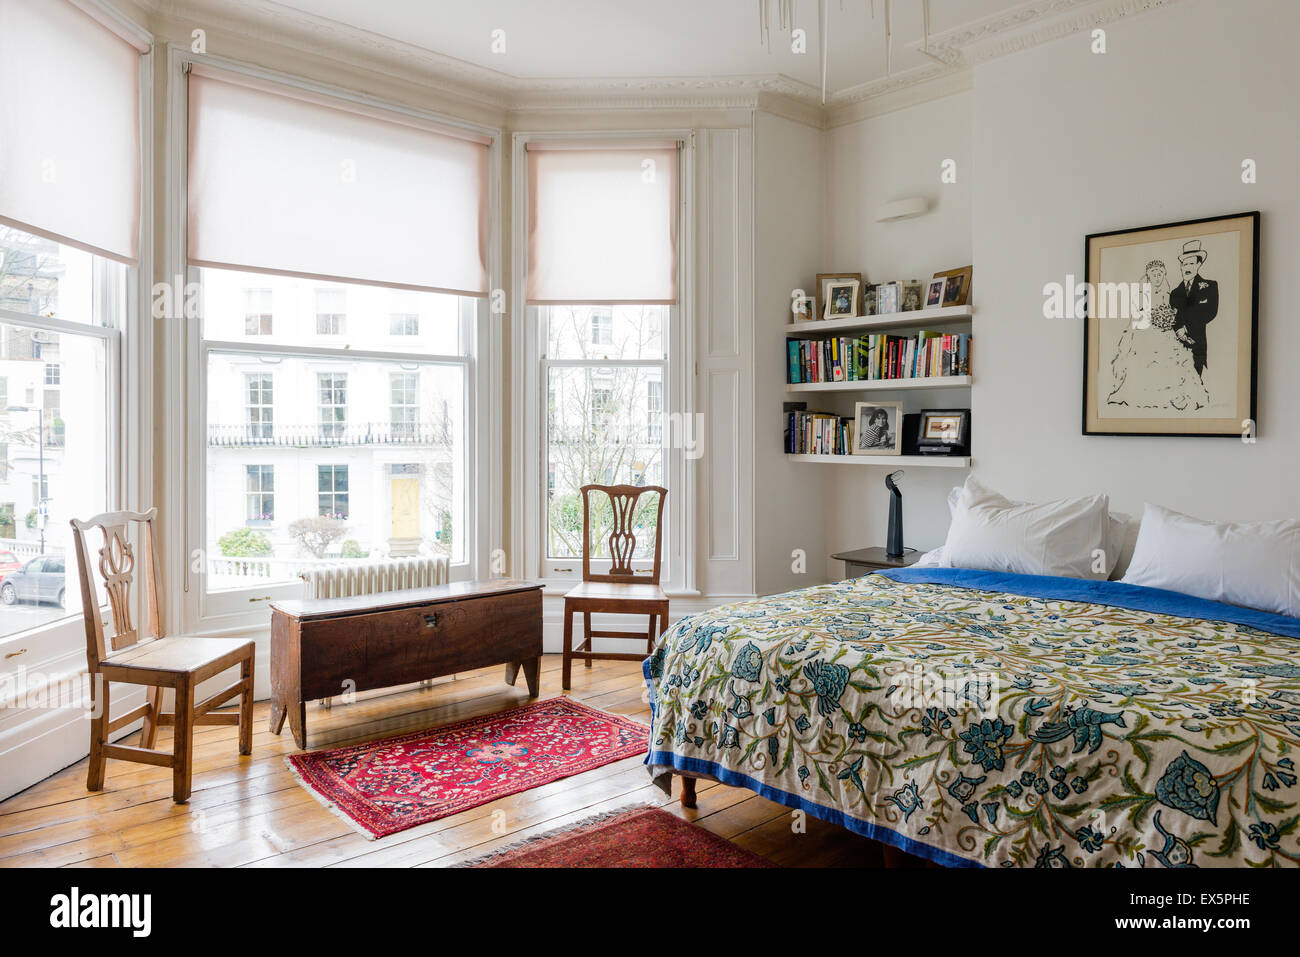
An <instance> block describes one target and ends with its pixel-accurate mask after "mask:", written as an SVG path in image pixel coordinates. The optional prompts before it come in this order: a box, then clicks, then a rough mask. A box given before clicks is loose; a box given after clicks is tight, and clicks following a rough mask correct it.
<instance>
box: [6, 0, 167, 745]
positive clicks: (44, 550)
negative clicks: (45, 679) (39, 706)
mask: <svg viewBox="0 0 1300 957" xmlns="http://www.w3.org/2000/svg"><path fill="white" fill-rule="evenodd" d="M0 36H2V37H3V41H2V42H0V45H2V46H3V47H4V55H3V56H0V89H3V90H4V91H5V95H4V105H3V106H2V107H0V144H3V146H0V153H3V158H2V159H0V167H3V172H0V377H2V378H3V379H4V380H5V388H4V394H3V396H2V397H0V400H2V401H0V433H3V436H2V437H3V439H4V443H5V446H6V461H7V467H6V468H5V469H3V472H2V474H0V503H3V504H0V552H2V553H3V555H4V558H5V566H6V567H5V568H4V569H3V570H0V575H2V576H3V582H0V652H3V654H0V672H6V671H8V670H9V669H11V668H18V667H23V666H26V667H29V668H33V669H41V668H42V667H48V666H49V664H50V663H51V662H53V661H55V660H58V662H59V663H58V666H57V667H60V668H62V667H66V666H69V665H71V666H73V667H75V666H76V661H77V656H76V651H77V649H78V647H80V649H81V651H82V652H83V653H84V649H85V630H84V624H83V621H82V616H81V589H80V586H79V585H78V583H77V574H76V567H75V559H72V564H71V565H70V564H69V559H70V558H71V555H72V539H71V529H70V528H69V525H68V522H69V520H70V519H72V518H88V517H90V516H91V515H94V514H96V513H99V512H103V511H106V510H108V509H111V508H119V507H122V506H123V505H125V504H136V503H135V502H128V500H127V491H128V489H129V487H130V484H131V483H134V482H136V481H137V480H138V478H139V476H138V475H137V474H136V472H135V470H134V468H133V463H134V462H135V461H138V460H137V459H136V458H135V457H134V456H128V455H127V454H126V451H127V448H128V441H135V440H136V437H135V436H133V435H132V436H129V437H128V436H127V435H126V430H124V429H123V425H124V423H125V422H126V421H127V414H128V412H129V410H130V409H132V408H133V403H134V401H135V397H136V396H137V394H138V393H137V390H138V388H139V385H138V380H137V378H135V377H128V376H127V375H126V374H125V372H126V369H127V368H129V366H128V362H129V361H130V359H129V357H130V356H131V354H132V352H131V350H133V349H134V348H135V341H134V333H135V331H136V325H135V322H136V320H135V318H134V317H136V316H138V315H141V314H144V315H147V314H148V309H147V306H146V307H144V308H143V309H142V308H140V302H139V299H140V287H139V282H140V272H141V271H142V270H141V263H140V258H141V242H140V230H141V222H142V215H141V212H142V195H143V189H142V186H141V177H140V169H141V156H142V154H141V109H142V104H143V103H146V102H148V101H149V96H148V90H147V83H145V82H144V78H145V77H146V76H147V59H148V58H147V57H145V56H142V54H146V53H147V52H148V51H149V49H150V42H149V39H148V37H147V35H145V34H143V32H137V31H135V30H134V29H131V28H129V27H128V25H127V24H126V23H125V22H122V23H118V22H117V21H116V20H111V19H109V18H104V19H103V20H102V21H101V20H97V19H95V18H93V17H91V16H87V14H86V12H85V11H84V10H83V9H79V7H78V5H77V4H74V3H70V2H67V0H39V2H38V0H5V2H4V3H3V4H0ZM69 104H75V107H76V108H75V109H68V108H67V107H68V105H69ZM145 271H148V270H145ZM140 448H147V444H144V443H143V440H142V444H141V446H140ZM69 572H71V574H69ZM11 637H12V644H10V643H9V642H8V641H6V639H10V638H11ZM65 654H66V655H68V656H69V657H67V658H62V659H60V657H59V656H61V655H65ZM84 661H85V659H84V657H82V658H80V662H81V664H83V665H84ZM78 717H80V716H78ZM56 738H58V735H50V736H49V737H47V738H45V739H44V740H43V741H42V743H41V745H40V746H39V747H41V748H55V749H58V750H60V752H61V746H60V745H58V744H57V742H54V741H52V740H51V739H56ZM12 758H13V752H10V753H9V755H7V756H6V759H5V760H6V761H9V760H11V759H12ZM75 758H76V755H71V754H70V755H68V760H69V761H71V760H75Z"/></svg>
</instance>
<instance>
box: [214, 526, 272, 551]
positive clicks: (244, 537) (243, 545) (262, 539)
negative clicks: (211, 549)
mask: <svg viewBox="0 0 1300 957" xmlns="http://www.w3.org/2000/svg"><path fill="white" fill-rule="evenodd" d="M217 547H218V548H220V549H221V554H222V555H224V556H225V557H226V558H265V557H266V556H268V555H270V554H271V540H270V539H269V538H267V537H266V536H265V535H263V534H262V533H261V532H258V531H254V530H253V529H251V528H237V529H235V530H234V531H233V532H226V534H224V535H222V536H221V537H220V538H219V539H217Z"/></svg>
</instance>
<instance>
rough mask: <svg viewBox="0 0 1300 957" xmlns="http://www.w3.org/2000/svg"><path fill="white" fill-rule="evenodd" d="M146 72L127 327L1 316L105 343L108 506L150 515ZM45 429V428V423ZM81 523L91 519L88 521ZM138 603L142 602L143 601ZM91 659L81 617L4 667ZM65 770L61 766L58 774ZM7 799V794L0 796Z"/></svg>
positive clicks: (72, 580) (70, 719) (67, 716)
mask: <svg viewBox="0 0 1300 957" xmlns="http://www.w3.org/2000/svg"><path fill="white" fill-rule="evenodd" d="M91 2H94V3H95V5H96V6H97V7H99V8H100V9H101V10H102V11H103V13H104V15H105V16H107V17H109V18H111V20H112V21H113V22H114V23H116V24H117V25H119V26H120V27H121V28H122V29H123V30H126V31H128V32H131V33H134V34H136V35H137V36H139V37H140V38H141V39H142V40H144V41H145V42H148V43H153V42H154V39H153V35H152V34H151V33H149V32H148V31H147V30H145V29H144V28H143V27H141V26H140V25H139V24H137V23H135V22H134V21H132V20H130V19H129V18H127V17H126V16H124V15H123V14H121V13H120V12H118V11H117V10H116V9H114V8H112V7H110V6H108V5H107V4H103V3H100V2H98V0H91ZM52 68H53V67H52ZM139 70H140V73H139V100H138V105H139V112H138V115H139V118H140V227H139V233H138V246H137V249H138V255H137V262H136V265H134V266H127V267H126V272H125V276H124V279H123V285H124V286H125V290H124V291H125V295H124V296H123V299H124V302H123V304H122V309H123V313H122V316H121V322H120V325H119V326H118V327H117V328H106V327H104V326H98V325H93V324H91V322H90V321H89V320H90V318H91V317H90V316H87V317H86V318H87V322H85V323H82V322H72V321H69V320H65V319H47V318H44V317H42V316H37V315H31V314H28V313H23V312H16V311H14V310H9V309H0V322H4V323H7V324H12V325H20V326H23V327H24V328H28V329H33V330H38V331H45V332H54V333H59V334H63V335H76V336H89V337H92V338H97V339H100V340H102V341H103V342H104V343H105V370H104V371H105V374H104V411H105V416H104V419H105V426H106V430H107V434H106V435H105V437H104V441H105V446H104V447H105V451H106V456H107V475H106V476H105V478H106V481H107V488H106V489H105V496H104V500H105V503H106V508H107V509H108V510H110V511H112V510H114V509H121V508H127V507H134V508H148V507H149V506H150V505H151V504H152V502H153V473H152V469H153V391H152V385H151V383H152V381H153V369H154V360H153V324H152V322H146V321H144V317H146V316H148V314H149V303H150V301H151V295H152V284H153V167H154V164H153V143H154V136H153V129H154V123H153V57H152V56H150V55H148V54H145V55H142V56H140V58H139ZM108 292H109V290H108V288H107V284H105V285H104V286H103V288H101V289H99V290H98V293H99V294H100V295H101V296H104V295H107V294H108ZM107 307H108V303H107V301H106V300H104V299H102V298H101V299H100V300H99V301H95V302H94V303H92V305H91V307H90V309H91V312H92V313H94V314H99V315H103V314H104V312H105V311H106V309H107ZM28 391H29V392H32V391H33V390H30V389H29V390H28ZM34 400H35V397H34V394H33V397H32V399H30V400H28V401H27V402H25V403H24V404H26V405H31V404H33V402H34ZM41 427H42V428H44V423H42V424H41ZM47 481H48V476H47ZM82 517H84V518H90V516H89V515H86V516H82ZM64 558H65V567H66V569H67V572H66V574H67V576H68V581H67V586H66V587H69V588H79V587H80V585H79V584H78V581H79V579H78V577H77V576H78V575H79V572H78V571H77V564H76V556H74V555H65V556H64ZM136 597H137V599H138V598H139V595H137V596H136ZM105 608H107V606H106V605H105V606H101V612H102V611H103V609H105ZM85 655H86V626H85V620H84V617H83V615H82V614H80V613H75V614H68V615H66V616H65V617H63V618H61V619H58V620H57V621H53V622H49V623H47V624H42V625H37V626H35V627H33V628H28V629H25V630H23V631H17V632H14V633H13V634H10V635H5V636H3V637H0V660H3V661H5V662H7V663H9V664H11V665H18V666H21V667H24V668H26V669H28V670H29V671H32V672H43V673H46V674H51V675H56V674H62V673H78V672H82V671H84V670H85V667H86V658H85ZM115 698H116V696H115ZM124 700H128V699H124ZM130 700H131V701H132V704H131V705H128V707H131V706H133V703H134V699H130ZM47 719H48V721H51V722H56V723H57V724H59V725H60V729H59V730H56V729H53V728H51V727H49V726H48V724H43V725H42V729H43V730H42V731H41V733H43V734H52V735H55V736H56V737H55V738H51V739H49V740H48V741H47V744H46V745H45V750H46V751H47V753H48V754H50V755H56V754H58V755H62V754H64V753H65V752H66V753H67V754H74V753H80V754H84V753H85V749H84V739H83V738H82V733H83V732H81V728H80V726H79V722H81V721H82V720H83V719H84V715H83V713H82V712H81V711H80V710H78V709H58V710H52V711H46V712H44V713H43V717H42V718H41V719H40V720H42V721H46V720H47ZM64 727H73V728H75V729H76V731H75V732H74V734H75V738H70V737H66V736H65V735H64V732H63V731H62V730H61V729H62V728H64ZM56 738H57V740H56ZM65 745H66V748H65ZM74 759H75V758H74ZM15 760H18V758H17V757H15ZM57 760H61V758H59V759H57ZM59 766H61V765H59V764H55V765H54V769H57V768H58V767H59ZM3 796H4V795H3V793H2V792H0V797H3Z"/></svg>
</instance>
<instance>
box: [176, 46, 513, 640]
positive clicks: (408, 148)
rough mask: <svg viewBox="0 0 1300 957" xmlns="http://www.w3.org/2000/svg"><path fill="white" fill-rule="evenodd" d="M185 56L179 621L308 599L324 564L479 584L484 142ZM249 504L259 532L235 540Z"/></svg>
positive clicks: (421, 120)
mask: <svg viewBox="0 0 1300 957" xmlns="http://www.w3.org/2000/svg"><path fill="white" fill-rule="evenodd" d="M179 59H180V60H181V61H183V62H185V63H187V64H190V69H189V71H188V73H185V72H180V75H181V76H182V77H186V78H187V81H188V98H187V102H186V104H185V105H186V108H187V112H188V138H187V142H188V146H189V152H188V184H189V193H188V230H187V233H186V242H187V248H186V257H187V261H188V269H189V275H188V279H189V281H191V282H196V283H197V284H198V287H199V290H200V296H199V298H200V303H201V304H200V307H199V309H198V312H199V336H198V342H197V351H198V362H197V370H198V378H199V381H200V382H201V383H202V385H201V387H200V392H199V394H200V395H202V396H203V397H204V400H203V402H201V403H200V411H199V415H198V424H199V426H200V427H199V429H197V430H196V432H197V433H198V441H197V442H196V443H195V445H196V446H197V447H196V448H195V449H194V452H193V453H192V455H193V456H194V458H195V460H196V461H201V462H203V463H204V464H203V466H202V467H201V468H200V469H199V470H197V472H198V474H201V475H203V476H205V482H204V487H203V489H202V493H201V496H199V497H198V500H197V501H196V502H195V503H194V504H195V505H196V506H197V507H196V508H194V509H192V511H191V515H192V516H193V518H192V520H191V521H192V525H191V529H192V531H191V532H190V533H189V538H190V541H191V542H192V543H193V544H194V545H195V546H197V547H198V549H199V552H198V553H199V554H200V556H201V557H202V560H201V561H200V562H198V563H197V568H196V569H195V574H196V575H197V578H198V584H199V587H198V588H197V589H196V591H197V592H198V595H197V604H196V606H191V607H192V608H193V610H192V611H191V614H193V615H196V616H197V617H198V618H200V619H202V618H205V617H209V616H213V615H222V614H227V615H228V614H234V613H236V612H245V613H246V612H249V611H251V610H256V609H250V607H249V605H250V603H252V602H257V601H261V600H263V599H264V598H265V597H267V596H276V595H294V596H296V595H299V594H301V582H300V578H299V576H300V575H301V573H302V572H304V571H306V570H307V569H309V568H311V567H313V566H315V565H317V564H320V563H338V562H365V561H375V560H377V559H383V558H386V557H390V556H391V557H396V556H409V555H419V554H423V555H430V556H441V557H444V558H446V559H447V560H448V562H449V563H450V566H451V573H452V577H453V578H470V577H476V574H477V566H478V565H480V564H483V563H484V562H485V561H486V552H487V549H486V548H484V547H483V545H482V544H481V537H479V535H480V533H481V532H482V531H483V529H482V527H481V517H482V512H481V511H480V510H478V509H476V508H475V507H473V506H474V505H475V504H476V503H475V501H474V498H473V495H472V492H473V490H474V488H475V485H476V482H475V476H476V474H478V471H479V469H480V468H481V463H482V462H483V457H482V454H481V453H482V452H483V451H484V450H483V449H482V448H481V446H482V445H483V444H484V443H482V442H481V440H480V439H479V432H480V430H481V429H482V428H483V427H484V426H485V425H486V422H485V421H484V418H485V416H484V412H485V410H484V405H485V404H486V403H485V402H482V401H481V400H482V398H483V397H484V394H485V393H484V385H485V383H484V382H483V379H482V377H483V376H484V375H486V374H487V373H486V370H483V372H480V366H479V364H478V362H477V358H478V353H479V349H480V339H481V337H482V336H483V334H484V331H485V329H486V328H487V320H488V317H487V310H486V298H485V296H486V293H487V266H486V253H485V250H486V240H487V237H486V216H485V207H486V204H487V190H488V177H487V165H488V164H487V159H488V152H489V143H490V140H489V138H488V137H487V136H485V135H482V134H480V133H477V132H474V131H468V130H461V129H458V128H453V127H446V126H443V125H441V124H439V123H436V122H433V121H432V120H430V119H426V118H424V117H421V116H417V115H414V114H409V113H397V112H394V111H391V110H390V109H388V108H385V107H380V106H377V105H373V104H370V103H362V102H360V101H359V100H355V99H352V98H349V97H347V96H345V95H343V94H339V95H335V94H334V93H333V92H332V91H326V90H323V89H320V88H315V87H312V88H310V89H309V88H308V87H307V86H306V85H304V84H299V83H296V82H293V81H289V80H288V79H287V78H286V79H285V80H284V81H283V82H281V81H279V80H272V79H268V78H265V77H263V76H261V75H260V74H259V75H257V76H254V75H253V73H252V72H251V71H250V72H248V73H244V72H240V71H238V70H235V69H227V68H224V67H223V68H221V69H218V68H216V67H213V66H209V65H207V63H206V62H205V58H204V57H202V56H190V55H180V57H179ZM270 130H275V131H276V132H275V135H274V136H271V135H268V131H270ZM249 144H256V148H249ZM344 171H347V175H343V174H344ZM271 197H274V200H275V201H274V202H269V201H268V200H269V199H270V198H271ZM432 224H436V227H435V226H434V225H432ZM250 226H251V227H253V228H250ZM241 389H242V391H243V394H244V397H245V401H244V403H242V405H241V404H237V403H232V402H230V397H231V396H232V394H237V393H238V392H239V391H240V390H241ZM241 416H242V417H243V421H241V418H240V417H241ZM255 515H256V516H257V518H256V524H257V529H256V531H257V533H258V537H257V538H253V537H251V536H249V535H232V534H230V533H231V532H232V531H233V530H235V529H237V528H238V527H240V526H242V525H243V524H244V523H245V521H251V520H253V518H254V516H255ZM252 557H255V558H256V561H249V560H248V559H249V558H252Z"/></svg>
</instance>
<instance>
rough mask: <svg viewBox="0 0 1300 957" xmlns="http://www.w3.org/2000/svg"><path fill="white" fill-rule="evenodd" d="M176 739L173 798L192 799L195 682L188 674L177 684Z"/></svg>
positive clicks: (176, 799) (177, 799) (181, 802)
mask: <svg viewBox="0 0 1300 957" xmlns="http://www.w3.org/2000/svg"><path fill="white" fill-rule="evenodd" d="M175 711H176V715H175V720H176V725H175V732H176V735H175V740H174V741H173V742H172V756H173V757H172V800H173V801H175V802H176V803H177V804H184V803H185V802H186V801H188V800H189V799H190V783H191V771H192V770H193V768H192V763H193V760H194V684H193V682H192V681H191V680H190V678H189V677H188V676H186V677H184V678H182V679H181V682H180V684H178V685H177V686H176V707H175Z"/></svg>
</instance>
